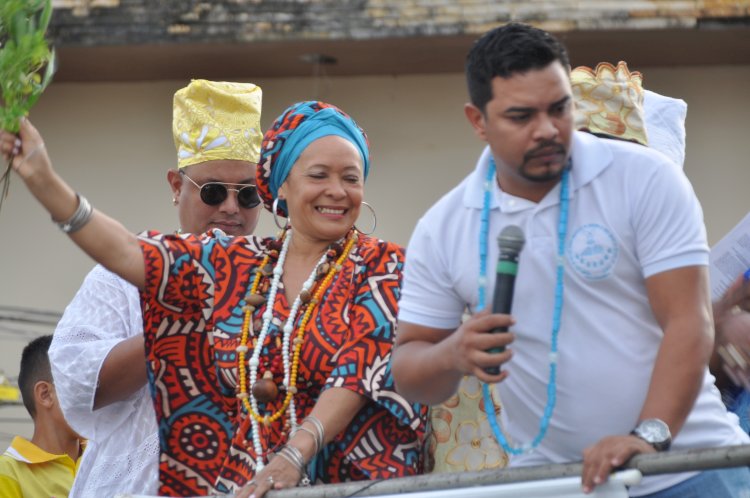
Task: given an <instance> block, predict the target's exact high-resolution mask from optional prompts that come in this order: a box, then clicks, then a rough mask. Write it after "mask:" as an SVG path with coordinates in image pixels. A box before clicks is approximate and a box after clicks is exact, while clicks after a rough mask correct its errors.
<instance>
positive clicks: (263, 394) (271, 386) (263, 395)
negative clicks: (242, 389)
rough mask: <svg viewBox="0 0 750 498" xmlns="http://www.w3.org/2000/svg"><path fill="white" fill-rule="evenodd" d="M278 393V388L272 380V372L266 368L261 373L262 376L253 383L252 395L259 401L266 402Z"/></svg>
mask: <svg viewBox="0 0 750 498" xmlns="http://www.w3.org/2000/svg"><path fill="white" fill-rule="evenodd" d="M278 395H279V388H278V387H276V383H275V382H274V381H273V374H271V371H270V370H266V373H264V374H263V378H262V379H260V380H257V381H255V384H253V396H254V397H255V399H257V400H258V401H260V402H261V403H268V402H269V401H273V400H275V399H276V396H278Z"/></svg>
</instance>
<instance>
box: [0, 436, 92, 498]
mask: <svg viewBox="0 0 750 498" xmlns="http://www.w3.org/2000/svg"><path fill="white" fill-rule="evenodd" d="M80 461H81V459H80V457H79V458H78V461H77V462H74V461H73V460H72V459H71V458H70V457H69V456H68V455H53V454H51V453H47V452H46V451H44V450H43V449H41V448H39V447H38V446H36V445H35V444H34V443H32V442H31V441H28V440H26V439H24V438H22V437H21V436H16V437H15V438H13V442H12V443H11V444H10V446H9V447H8V449H7V450H5V453H4V454H3V455H0V496H1V497H2V498H52V497H54V498H67V496H68V493H69V492H70V488H71V486H73V478H74V477H75V474H76V469H77V467H78V462H80Z"/></svg>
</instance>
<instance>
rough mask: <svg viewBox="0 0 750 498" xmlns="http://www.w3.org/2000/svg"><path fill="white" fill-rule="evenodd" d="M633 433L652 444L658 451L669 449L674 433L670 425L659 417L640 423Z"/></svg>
mask: <svg viewBox="0 0 750 498" xmlns="http://www.w3.org/2000/svg"><path fill="white" fill-rule="evenodd" d="M633 433H634V434H635V435H636V436H638V437H639V438H641V439H643V440H644V441H646V442H647V443H649V444H651V445H652V446H653V447H654V448H655V449H656V450H657V451H665V450H667V449H669V446H670V444H671V442H672V434H671V433H670V432H669V426H668V425H667V424H666V423H664V422H663V421H661V420H659V419H657V418H649V419H646V420H644V421H642V422H641V423H640V424H638V427H636V428H635V429H634V430H633Z"/></svg>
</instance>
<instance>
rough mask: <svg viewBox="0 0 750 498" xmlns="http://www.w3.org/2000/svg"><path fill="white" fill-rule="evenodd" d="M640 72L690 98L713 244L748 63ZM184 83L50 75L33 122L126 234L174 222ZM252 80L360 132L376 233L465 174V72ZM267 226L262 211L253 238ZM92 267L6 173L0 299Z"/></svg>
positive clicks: (68, 279)
mask: <svg viewBox="0 0 750 498" xmlns="http://www.w3.org/2000/svg"><path fill="white" fill-rule="evenodd" d="M634 69H635V68H634ZM642 70H643V73H644V75H645V79H644V84H645V86H646V87H647V88H650V89H652V90H654V91H657V92H659V93H663V94H666V95H670V96H673V97H679V98H682V99H684V100H685V101H687V102H688V121H687V134H688V149H687V161H686V166H685V169H686V171H687V174H688V176H689V177H690V179H691V180H692V182H693V184H694V186H695V189H696V192H697V193H698V196H699V198H700V200H701V202H702V204H703V208H704V211H705V216H706V223H707V226H708V234H709V239H710V241H711V242H712V243H713V242H715V241H717V240H718V239H719V238H720V237H721V236H722V235H723V234H724V233H725V232H726V231H727V230H729V229H730V228H731V227H732V226H733V225H734V224H735V223H736V222H737V221H739V220H740V219H741V217H742V216H743V215H744V214H745V213H746V212H747V211H748V210H749V209H750V201H749V200H748V199H747V194H746V191H747V186H748V185H750V168H748V159H747V153H746V148H745V145H747V142H748V137H749V136H750V134H748V126H747V124H746V119H747V117H748V109H750V95H749V94H748V93H747V91H746V89H747V88H749V87H750V66H736V67H711V68H668V67H660V68H644V69H642ZM185 83H186V82H184V81H168V82H157V83H143V84H54V85H52V87H50V88H49V90H48V91H47V93H46V94H45V95H44V96H43V97H42V99H41V100H40V102H39V104H38V106H37V108H36V109H35V110H34V112H33V115H32V116H31V119H32V121H33V122H34V123H35V124H36V125H37V127H38V128H39V129H40V130H41V131H42V133H43V134H44V136H45V139H46V142H47V146H48V149H49V151H50V154H51V156H52V158H53V161H54V164H55V166H56V168H57V169H58V171H59V172H60V173H61V174H62V176H63V177H65V178H66V179H67V180H68V181H69V182H70V183H71V185H73V186H74V188H76V189H77V190H78V191H80V192H81V193H83V194H84V195H86V196H87V197H88V199H89V200H90V201H91V202H92V204H93V205H94V206H95V207H96V208H97V209H100V210H102V211H104V212H106V213H107V214H110V215H112V216H113V217H115V218H117V219H119V220H121V221H122V222H123V223H124V224H125V225H126V226H127V227H128V228H129V229H131V230H134V231H140V230H142V229H145V228H156V229H159V230H163V231H171V230H174V229H175V228H176V213H175V212H174V208H173V207H172V204H171V194H170V192H169V189H168V186H167V183H166V179H165V178H166V177H165V172H166V170H167V168H169V167H172V166H173V165H174V163H175V159H174V156H175V153H174V146H173V143H172V137H171V99H172V94H173V93H174V91H175V90H177V89H178V88H180V87H181V86H184V84H185ZM255 83H258V84H259V85H261V86H262V87H263V89H264V118H263V125H264V127H265V126H267V125H269V124H270V123H271V121H272V120H273V119H274V118H275V117H276V116H277V115H278V114H279V113H280V112H281V111H282V110H283V109H284V108H285V107H286V106H287V105H288V104H290V103H292V102H294V101H298V100H303V99H308V98H313V97H315V95H314V92H315V88H316V87H317V88H319V89H320V92H319V93H318V95H317V96H318V97H319V98H320V99H321V100H327V101H329V102H332V103H335V104H336V105H338V106H340V107H341V108H342V109H344V110H345V111H347V112H348V113H349V114H351V115H352V116H353V117H354V118H355V119H356V120H357V121H358V122H359V124H360V125H361V126H362V127H363V128H365V130H367V132H368V134H369V137H370V142H371V145H372V154H373V168H372V172H371V176H370V179H369V181H368V184H367V187H366V199H367V200H368V201H369V202H370V203H371V204H372V205H373V206H374V207H375V209H376V210H377V213H378V234H379V235H380V236H381V237H382V238H386V239H391V240H394V241H397V242H399V243H402V244H406V243H407V242H408V238H409V234H410V233H411V229H412V227H413V226H414V224H415V223H416V221H417V219H418V218H419V216H420V215H421V214H422V213H423V212H424V211H425V210H426V209H427V208H428V207H429V206H430V205H431V204H432V203H433V202H434V201H435V200H436V199H438V198H439V197H440V196H441V195H442V194H443V193H444V192H446V191H447V190H449V189H450V188H451V187H452V186H453V185H455V184H456V183H457V182H458V181H459V180H460V179H461V178H463V176H465V175H466V174H467V173H468V172H469V171H471V169H472V168H473V165H474V161H475V159H476V157H477V156H478V154H479V152H480V150H481V147H482V144H481V143H480V142H479V141H478V139H476V138H475V137H474V135H473V133H472V131H471V129H470V128H469V125H468V124H467V123H466V121H465V119H464V117H463V103H464V101H465V89H464V79H463V75H460V74H451V75H432V76H398V77H389V76H383V77H358V78H335V79H327V80H323V81H319V82H317V83H316V82H315V81H313V80H312V79H309V78H294V79H274V80H257V81H255ZM363 216H366V213H364V214H363ZM362 225H363V226H369V219H367V220H364V219H363V221H362ZM274 232H275V228H274V227H273V224H272V221H270V216H266V217H265V218H264V219H263V220H262V222H261V225H260V228H259V233H262V234H271V233H274ZM91 266H92V263H91V261H90V260H89V259H88V258H87V257H86V256H84V255H83V254H82V253H80V252H79V251H77V250H76V249H75V248H74V246H73V244H72V243H71V242H70V241H69V240H68V239H67V237H65V236H64V235H63V234H61V233H60V232H59V231H58V230H57V229H56V228H55V227H54V226H53V225H52V224H51V222H50V220H49V216H48V215H47V214H46V213H45V212H44V211H43V210H42V209H41V207H39V206H38V205H37V204H36V203H35V202H34V201H33V200H32V199H31V197H30V196H29V194H28V193H27V192H26V191H25V189H24V188H23V186H22V185H21V184H20V182H19V180H18V178H17V177H16V178H14V179H13V183H12V185H11V194H10V197H9V198H8V199H7V200H6V201H5V204H4V206H3V210H2V212H0V306H19V307H29V308H36V309H45V310H56V311H62V310H63V309H64V307H65V305H66V303H67V302H68V301H70V299H71V298H72V297H73V295H74V293H75V291H76V289H77V288H78V286H79V285H80V282H81V280H82V279H83V277H84V276H85V274H86V272H87V271H88V270H89V269H90V268H91ZM28 339H29V338H28V337H21V336H17V335H9V334H4V333H2V332H0V341H2V347H0V369H2V370H5V372H6V373H7V374H9V375H12V376H15V375H17V373H18V361H19V358H20V351H21V349H22V347H23V345H24V344H25V342H27V341H28ZM24 416H25V412H24V411H23V409H22V408H9V407H0V427H1V428H0V447H2V446H4V444H5V443H6V442H7V441H8V440H9V438H8V437H7V433H12V432H21V433H22V434H25V435H27V436H29V435H30V434H31V429H30V424H21V425H18V424H9V423H6V422H5V421H4V419H7V418H8V417H24Z"/></svg>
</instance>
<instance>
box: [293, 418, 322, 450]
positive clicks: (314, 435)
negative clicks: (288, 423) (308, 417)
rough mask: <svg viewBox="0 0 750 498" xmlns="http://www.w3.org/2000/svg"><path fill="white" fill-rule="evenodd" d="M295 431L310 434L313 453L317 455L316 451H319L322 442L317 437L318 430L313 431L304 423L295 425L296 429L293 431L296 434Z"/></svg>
mask: <svg viewBox="0 0 750 498" xmlns="http://www.w3.org/2000/svg"><path fill="white" fill-rule="evenodd" d="M297 431H305V432H306V433H308V434H310V435H311V436H312V438H313V443H315V454H316V455H317V454H318V452H319V451H320V447H321V446H322V444H323V441H321V440H320V439H319V436H320V435H319V434H318V432H317V431H313V430H312V429H308V428H307V427H305V426H304V425H298V426H297V430H295V431H294V433H295V434H296V433H297Z"/></svg>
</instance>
